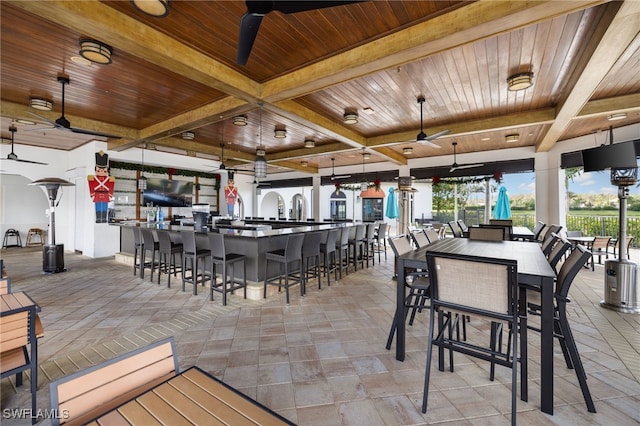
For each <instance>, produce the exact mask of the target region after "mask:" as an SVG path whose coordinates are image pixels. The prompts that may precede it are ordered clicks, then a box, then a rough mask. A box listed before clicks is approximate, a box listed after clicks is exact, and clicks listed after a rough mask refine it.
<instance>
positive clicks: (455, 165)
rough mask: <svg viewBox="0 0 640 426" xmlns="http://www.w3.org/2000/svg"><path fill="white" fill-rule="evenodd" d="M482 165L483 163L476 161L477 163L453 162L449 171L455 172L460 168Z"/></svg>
mask: <svg viewBox="0 0 640 426" xmlns="http://www.w3.org/2000/svg"><path fill="white" fill-rule="evenodd" d="M482 166H484V163H477V164H460V165H458V164H455V163H454V164H453V165H452V166H451V169H449V173H451V172H455V171H456V170H462V169H473V168H475V167H482Z"/></svg>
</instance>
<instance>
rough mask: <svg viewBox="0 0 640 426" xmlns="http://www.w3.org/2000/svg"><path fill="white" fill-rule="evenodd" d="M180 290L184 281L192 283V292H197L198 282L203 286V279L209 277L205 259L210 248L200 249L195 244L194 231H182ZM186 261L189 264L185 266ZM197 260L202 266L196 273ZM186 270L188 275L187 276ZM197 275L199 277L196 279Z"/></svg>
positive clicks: (183, 288) (205, 279)
mask: <svg viewBox="0 0 640 426" xmlns="http://www.w3.org/2000/svg"><path fill="white" fill-rule="evenodd" d="M180 234H181V235H182V247H183V256H182V291H185V283H191V284H193V294H194V295H196V294H198V283H199V282H200V283H202V285H203V286H204V283H205V281H207V279H209V278H211V277H209V276H208V275H207V271H206V264H207V259H208V258H209V256H211V250H207V249H200V248H198V246H197V245H196V233H195V232H194V231H182V232H180ZM187 261H189V262H188V263H189V266H188V267H187ZM198 261H200V266H201V267H202V272H201V273H198ZM187 271H190V272H191V273H190V275H188V276H187ZM198 277H200V278H199V279H198Z"/></svg>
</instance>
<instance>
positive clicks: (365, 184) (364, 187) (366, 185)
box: [360, 148, 369, 192]
mask: <svg viewBox="0 0 640 426" xmlns="http://www.w3.org/2000/svg"><path fill="white" fill-rule="evenodd" d="M365 154H367V153H366V152H364V148H362V183H361V184H360V191H361V192H365V191H366V190H367V189H369V183H368V182H367V180H366V178H365V174H364V159H365Z"/></svg>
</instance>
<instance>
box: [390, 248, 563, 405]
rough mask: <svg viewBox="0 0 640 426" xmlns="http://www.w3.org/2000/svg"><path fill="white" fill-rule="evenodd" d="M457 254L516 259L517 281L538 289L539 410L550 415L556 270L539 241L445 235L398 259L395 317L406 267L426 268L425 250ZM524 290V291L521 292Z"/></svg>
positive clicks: (400, 331) (400, 333)
mask: <svg viewBox="0 0 640 426" xmlns="http://www.w3.org/2000/svg"><path fill="white" fill-rule="evenodd" d="M427 252H434V253H444V254H460V255H468V256H478V257H483V258H492V259H504V260H516V261H517V268H518V283H519V284H526V285H532V286H537V287H539V288H540V289H541V294H540V297H541V318H540V329H541V333H540V346H541V347H540V352H541V360H540V370H541V373H540V374H541V377H540V401H541V410H542V411H543V412H544V413H547V414H553V351H554V348H553V345H554V342H553V340H554V289H555V285H554V279H555V276H556V274H555V271H554V270H553V268H552V267H551V265H550V264H549V262H548V260H547V258H546V256H545V255H544V253H542V250H541V249H540V246H539V245H538V244H533V243H531V242H527V241H482V240H471V239H469V238H444V239H442V240H438V241H436V242H434V243H432V244H429V245H427V246H424V247H421V248H419V249H417V250H413V251H410V252H408V253H405V254H403V255H401V256H398V258H397V268H398V269H397V273H398V277H397V282H396V290H397V299H396V310H397V312H396V314H397V318H405V317H406V314H405V303H404V301H405V298H406V286H405V285H404V281H405V268H417V269H423V270H427V259H426V253H427ZM523 293H526V292H523ZM405 331H406V325H405V321H398V324H397V330H396V332H397V338H396V359H397V360H398V361H404V359H405Z"/></svg>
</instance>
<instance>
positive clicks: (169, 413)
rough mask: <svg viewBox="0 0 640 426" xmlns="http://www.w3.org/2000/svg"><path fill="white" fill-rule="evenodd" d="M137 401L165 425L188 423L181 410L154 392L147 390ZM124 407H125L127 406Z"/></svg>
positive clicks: (172, 425)
mask: <svg viewBox="0 0 640 426" xmlns="http://www.w3.org/2000/svg"><path fill="white" fill-rule="evenodd" d="M136 401H137V402H138V403H140V405H141V406H143V407H144V408H145V409H146V410H147V411H148V412H149V413H150V414H151V415H152V416H154V417H155V418H156V419H158V420H159V421H160V422H161V423H162V424H163V425H167V426H174V425H181V424H186V423H187V421H186V419H185V418H184V417H183V416H182V415H181V414H180V413H179V412H177V411H176V410H175V409H174V408H172V407H171V406H169V405H167V404H165V402H164V401H163V400H162V398H160V397H159V396H158V395H156V394H155V393H153V392H147V393H145V394H144V395H141V396H140V397H138V398H137V399H136ZM122 408H123V409H124V408H125V407H122ZM121 411H124V410H121ZM123 414H125V413H123ZM125 416H126V414H125Z"/></svg>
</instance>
